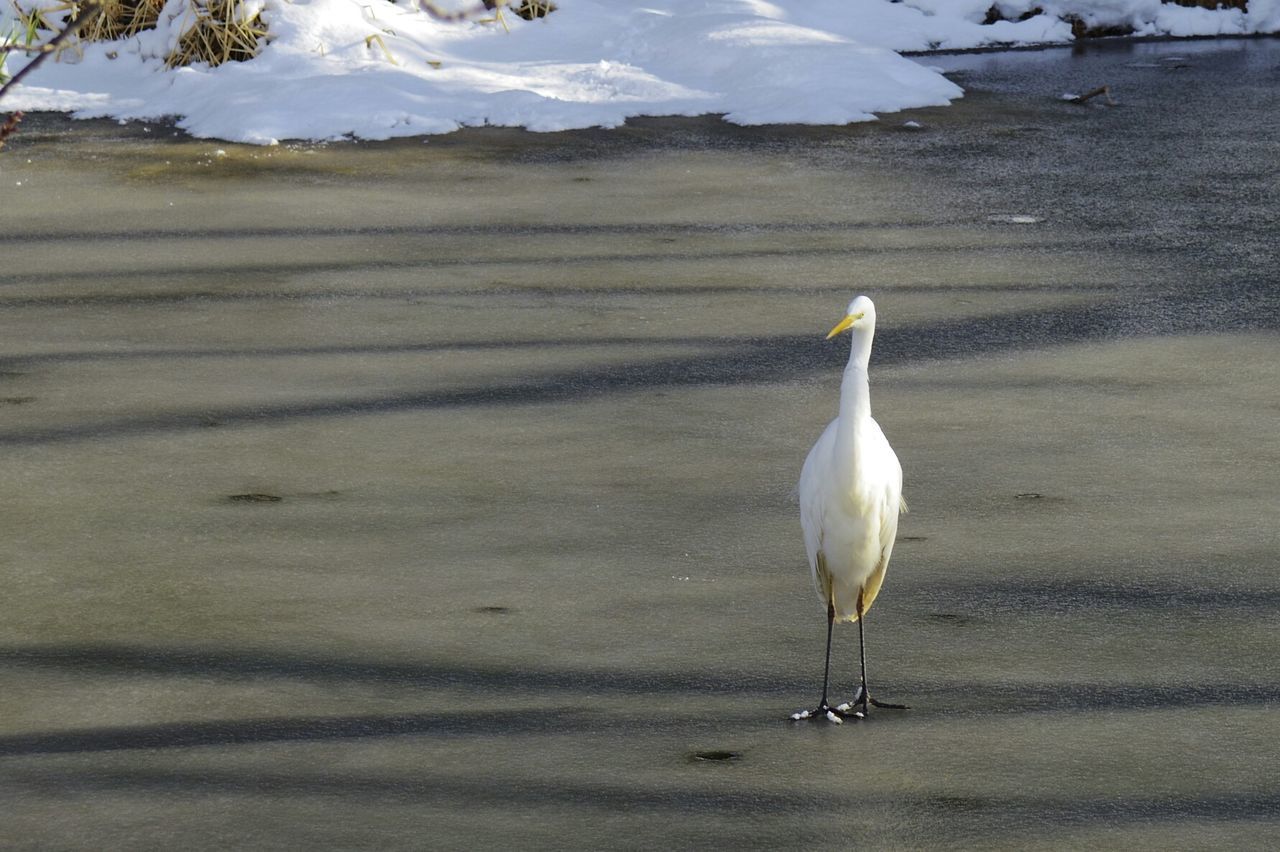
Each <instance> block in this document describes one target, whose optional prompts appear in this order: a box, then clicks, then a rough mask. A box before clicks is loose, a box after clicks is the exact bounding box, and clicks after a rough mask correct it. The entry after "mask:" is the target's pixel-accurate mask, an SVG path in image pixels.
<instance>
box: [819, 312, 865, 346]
mask: <svg viewBox="0 0 1280 852" xmlns="http://www.w3.org/2000/svg"><path fill="white" fill-rule="evenodd" d="M862 316H863V315H862V314H849V315H848V316H846V317H845V318H844V319H842V320H840V322H839V323H838V324H837V325H836V327H835V328H833V329H831V331H829V332H827V340H830V339H831V338H833V337H835V336H836V335H837V334H839V333H840V332H842V331H848V330H849V329H851V328H853V324H854V323H855V322H857V321H858V320H860V319H862Z"/></svg>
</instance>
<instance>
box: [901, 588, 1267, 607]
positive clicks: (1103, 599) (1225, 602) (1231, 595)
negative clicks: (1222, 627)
mask: <svg viewBox="0 0 1280 852" xmlns="http://www.w3.org/2000/svg"><path fill="white" fill-rule="evenodd" d="M912 597H914V598H915V599H916V600H919V601H922V602H927V603H930V604H933V605H935V606H937V605H940V604H943V603H946V604H948V605H949V606H950V607H956V606H961V607H963V608H964V609H965V611H967V612H971V613H975V614H980V613H991V612H1007V613H1026V614H1029V615H1041V614H1046V613H1050V614H1062V615H1065V614H1070V613H1078V612H1085V611H1094V610H1127V611H1144V612H1160V611H1168V612H1170V613H1192V612H1205V613H1208V612H1213V613H1229V612H1239V613H1242V614H1248V615H1258V614H1261V613H1266V612H1272V611H1280V589H1259V588H1252V589H1250V588H1239V587H1232V586H1220V587H1214V586H1211V585H1195V586H1182V585H1173V584H1157V583H1147V582H1141V581H1134V582H1128V583H1123V582H1117V581H1115V580H1112V579H1099V580H1098V581H1097V582H1088V581H1085V580H1072V581H1057V582H995V583H973V584H954V583H949V584H946V585H944V586H932V587H930V588H928V589H920V590H917V591H915V592H913V593H912Z"/></svg>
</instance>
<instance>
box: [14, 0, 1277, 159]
mask: <svg viewBox="0 0 1280 852" xmlns="http://www.w3.org/2000/svg"><path fill="white" fill-rule="evenodd" d="M14 2H19V3H21V5H22V7H23V8H30V7H31V6H33V5H41V6H45V7H49V8H53V7H55V6H56V5H57V4H58V3H59V2H60V0H0V34H3V33H8V32H11V31H12V30H13V26H14V21H15V12H14V7H13V6H12V4H13V3H14ZM556 2H557V5H558V6H559V9H558V10H557V11H555V12H553V13H552V14H550V15H548V16H547V17H546V18H543V19H540V20H534V21H524V20H521V19H520V18H518V17H517V16H516V15H515V14H513V13H512V12H511V11H510V10H507V11H506V12H505V13H504V16H503V22H502V23H477V22H461V23H458V22H443V21H438V20H434V19H432V18H431V17H429V16H428V15H426V14H424V13H423V12H421V11H419V10H417V9H416V8H414V7H412V6H410V5H408V4H407V3H403V2H402V4H400V5H397V4H394V3H392V2H390V0H261V2H260V4H255V6H254V8H258V7H259V6H260V8H261V9H262V18H263V20H264V21H265V22H266V24H267V27H268V30H269V32H270V41H269V42H268V43H267V44H266V45H265V46H264V47H263V49H262V50H261V51H260V53H259V55H258V56H256V57H255V58H253V59H252V60H250V61H247V62H229V63H227V64H225V65H222V66H219V67H216V68H209V67H205V66H195V67H188V68H177V69H173V70H166V69H165V67H164V59H163V57H164V56H166V55H167V54H168V52H169V51H170V49H171V48H172V47H173V45H175V44H176V43H177V39H178V38H179V36H180V34H181V33H182V32H183V31H184V30H185V29H186V28H187V26H189V23H190V12H189V3H188V2H187V0H168V3H167V5H166V6H165V9H164V12H163V13H162V14H161V22H160V25H159V26H157V27H156V28H155V29H154V30H149V31H144V32H142V33H140V34H139V35H137V36H134V37H131V38H128V39H124V40H120V41H116V42H111V43H96V44H85V45H83V46H82V47H81V49H80V51H79V56H77V55H76V51H68V52H66V53H64V54H63V55H62V57H61V58H60V61H57V62H53V61H49V62H46V63H45V64H44V65H43V66H42V67H41V68H39V69H37V70H36V71H35V72H34V73H33V74H32V75H31V76H30V77H29V78H28V79H27V81H26V82H24V83H23V84H22V85H20V86H18V87H16V88H15V89H14V90H12V91H11V92H10V94H9V95H7V96H6V97H5V100H4V103H3V105H2V106H3V109H5V110H15V109H24V110H40V109H47V110H59V111H71V112H74V114H75V115H77V116H79V117H97V116H111V117H116V118H120V119H139V120H152V119H159V118H165V117H176V118H177V120H178V124H179V126H181V127H182V128H184V129H185V130H187V131H188V132H190V133H192V134H194V135H196V136H201V137H214V138H219V139H225V140H230V141H238V142H252V143H259V144H270V143H273V142H275V141H277V140H280V139H333V138H341V137H352V136H354V137H358V138H363V139H385V138H389V137H393V136H414V135H423V134H435V133H446V132H449V131H452V130H455V129H457V128H459V127H462V126H469V125H485V124H488V125H507V126H522V127H527V128H529V129H531V130H546V131H550V130H564V129H571V128H581V127H591V126H603V127H613V126H617V125H619V124H621V123H622V122H624V121H625V120H626V119H627V118H629V117H631V116H637V115H703V114H723V115H724V116H725V119H726V120H728V121H731V122H736V123H739V124H771V123H787V122H795V123H805V124H843V123H847V122H853V121H866V120H871V119H874V118H875V117H876V115H877V114H883V113H888V112H893V111H896V110H901V109H907V108H911V107H921V106H933V105H943V104H947V103H949V102H950V101H951V100H953V99H955V98H958V97H960V96H961V94H962V91H961V89H960V88H959V87H958V86H956V85H955V84H954V83H952V82H951V81H949V80H947V79H946V78H945V77H944V76H942V74H941V73H940V72H938V71H937V70H935V69H931V68H928V67H926V66H925V65H924V64H921V63H918V62H916V61H914V60H912V59H909V58H905V57H903V56H901V55H899V53H898V52H899V51H926V50H936V49H963V48H972V47H984V46H995V45H1026V44H1045V43H1064V42H1068V41H1070V40H1071V38H1072V36H1071V30H1070V26H1069V25H1068V24H1067V23H1065V22H1063V21H1062V20H1060V19H1059V14H1067V13H1070V14H1074V15H1077V16H1079V17H1080V18H1082V19H1083V20H1085V21H1086V22H1087V23H1089V24H1090V25H1116V24H1123V25H1128V26H1132V27H1133V28H1134V29H1135V30H1136V32H1137V33H1138V34H1141V35H1156V34H1168V35H1178V36H1185V35H1221V34H1242V33H1251V32H1272V31H1276V30H1280V0H1251V2H1250V4H1249V5H1250V9H1249V12H1248V13H1243V12H1240V11H1239V10H1218V11H1210V10H1207V9H1199V8H1183V7H1178V6H1169V5H1162V4H1161V3H1160V2H1159V0H1036V1H1035V2H1034V3H1033V2H1032V0H994V5H995V6H996V7H997V8H998V9H999V10H1000V11H1001V13H1002V14H1003V15H1005V16H1006V17H1008V18H1015V19H1016V18H1017V17H1018V16H1020V15H1022V14H1026V13H1029V12H1031V11H1033V10H1034V9H1035V8H1042V9H1044V10H1046V12H1047V13H1046V14H1037V15H1034V16H1032V17H1030V18H1028V19H1027V20H1024V21H1016V20H1005V21H1000V22H997V23H995V24H991V25H984V24H983V23H982V22H983V20H984V18H985V16H986V14H987V10H988V9H989V8H990V7H991V6H992V4H993V0H904V2H900V3H893V2H889V0H773V2H767V1H766V0H639V1H638V2H637V0H556ZM452 5H453V7H454V8H470V6H472V5H476V4H474V3H473V2H472V0H452ZM1048 13H1054V14H1048ZM375 36H376V38H374V37H375ZM0 37H2V36H0ZM25 61H27V60H26V59H25V58H22V57H21V55H20V54H14V55H11V56H10V58H9V60H8V67H7V69H6V70H7V71H8V72H9V73H13V72H14V71H16V70H18V69H19V68H20V67H21V66H22V64H23V63H24V62H25Z"/></svg>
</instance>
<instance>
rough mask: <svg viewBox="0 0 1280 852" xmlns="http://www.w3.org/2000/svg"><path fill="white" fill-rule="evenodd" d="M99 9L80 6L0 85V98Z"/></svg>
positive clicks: (38, 65)
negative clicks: (58, 30) (71, 16)
mask: <svg viewBox="0 0 1280 852" xmlns="http://www.w3.org/2000/svg"><path fill="white" fill-rule="evenodd" d="M101 11H102V6H100V5H98V4H97V3H86V4H85V5H83V6H81V7H80V14H78V15H76V16H75V17H74V18H72V19H71V20H69V21H67V24H66V26H64V27H63V28H62V32H60V33H58V34H57V35H56V36H54V37H53V38H51V39H49V40H48V41H47V42H45V44H44V45H43V47H42V48H41V49H40V52H39V54H38V55H37V56H36V58H35V59H33V60H31V61H30V62H28V63H27V65H26V67H25V68H23V69H22V70H21V71H19V72H18V73H17V74H14V75H13V76H12V77H10V78H9V82H7V83H5V84H4V85H3V86H0V100H3V99H4V96H5V93H7V92H8V91H9V90H10V89H11V88H13V87H14V86H16V85H18V83H20V82H22V78H23V77H25V76H27V75H28V74H30V73H31V72H32V71H34V70H36V68H38V67H40V63H42V62H44V61H45V60H46V59H48V58H49V54H50V53H52V52H53V51H55V50H57V49H58V45H60V44H62V43H63V42H64V41H66V40H67V39H69V38H71V37H72V36H74V35H75V34H76V33H78V32H80V28H81V27H83V26H84V25H85V24H87V23H89V22H90V21H91V20H93V19H94V18H95V17H97V14H98V13H99V12H101ZM10 132H12V131H10Z"/></svg>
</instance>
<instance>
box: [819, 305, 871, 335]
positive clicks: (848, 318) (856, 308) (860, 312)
mask: <svg viewBox="0 0 1280 852" xmlns="http://www.w3.org/2000/svg"><path fill="white" fill-rule="evenodd" d="M875 327H876V306H875V303H874V302H872V301H871V300H870V299H868V298H867V297H866V296H859V297H857V298H856V299H854V300H853V301H852V302H850V303H849V309H848V310H847V311H845V314H844V319H842V320H840V322H838V323H836V327H835V328H833V329H831V331H830V332H829V333H828V334H827V340H830V339H831V338H833V337H835V336H836V335H837V334H841V333H843V332H846V331H848V330H849V329H851V328H857V329H862V328H866V329H874V328H875Z"/></svg>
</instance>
